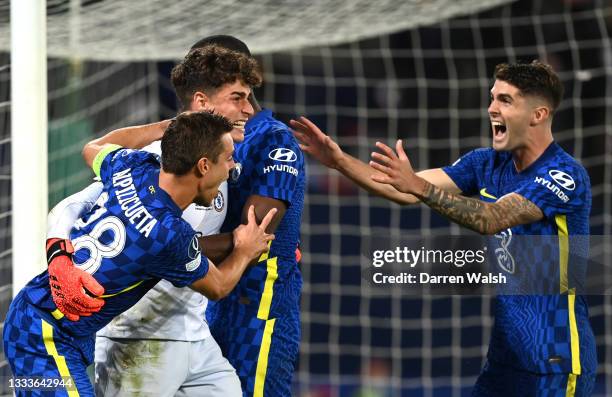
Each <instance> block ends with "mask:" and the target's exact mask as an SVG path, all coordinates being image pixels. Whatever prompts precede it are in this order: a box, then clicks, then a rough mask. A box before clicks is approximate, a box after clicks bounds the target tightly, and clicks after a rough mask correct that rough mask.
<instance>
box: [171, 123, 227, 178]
mask: <svg viewBox="0 0 612 397" xmlns="http://www.w3.org/2000/svg"><path fill="white" fill-rule="evenodd" d="M232 128H233V127H232V123H231V122H230V121H229V120H228V119H226V118H225V117H223V116H221V115H219V114H215V113H213V112H209V111H202V112H188V113H181V114H179V115H178V116H177V117H176V118H175V119H174V120H172V122H171V123H170V125H169V126H168V128H167V129H166V131H165V132H164V136H163V137H162V140H161V149H162V168H163V170H164V171H165V172H168V173H170V174H175V175H185V174H186V173H188V172H189V171H190V170H191V169H192V168H193V166H195V165H196V163H197V162H198V161H199V160H200V159H201V158H202V157H206V158H208V159H210V160H211V161H212V162H213V163H216V162H217V158H218V157H219V154H220V153H221V151H222V150H223V144H222V143H221V136H222V135H223V134H225V133H228V132H230V131H231V130H232Z"/></svg>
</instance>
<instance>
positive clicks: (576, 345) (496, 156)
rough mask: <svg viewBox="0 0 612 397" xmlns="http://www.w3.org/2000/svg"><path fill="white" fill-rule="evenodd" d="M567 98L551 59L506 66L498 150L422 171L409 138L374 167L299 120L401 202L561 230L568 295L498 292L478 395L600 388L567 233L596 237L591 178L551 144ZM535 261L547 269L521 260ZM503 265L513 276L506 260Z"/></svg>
mask: <svg viewBox="0 0 612 397" xmlns="http://www.w3.org/2000/svg"><path fill="white" fill-rule="evenodd" d="M562 94H563V86H562V84H561V82H560V80H559V78H558V76H557V74H556V73H555V72H554V71H553V70H552V68H551V67H550V66H549V65H546V64H544V63H541V62H538V61H534V62H532V63H529V64H523V63H517V64H500V65H498V66H497V67H496V69H495V83H494V85H493V87H492V89H491V103H490V105H489V108H488V113H489V117H490V120H491V133H492V138H493V147H492V148H481V149H476V150H473V151H471V152H469V153H468V154H466V155H464V156H463V157H461V158H460V159H459V160H457V161H456V162H455V163H454V164H452V165H450V166H447V167H444V168H439V169H430V170H425V171H421V172H418V173H415V172H414V171H413V169H412V166H411V165H410V161H409V159H408V156H407V155H406V153H405V152H404V150H403V148H402V142H401V140H398V142H397V144H396V152H397V153H396V152H394V151H393V150H392V149H391V148H389V147H388V146H386V145H384V144H382V143H377V144H376V146H377V147H378V148H379V150H380V153H373V154H372V159H373V160H372V161H371V162H370V164H369V165H368V164H365V163H363V162H361V161H359V160H358V159H356V158H354V157H351V156H349V155H347V154H346V153H344V152H343V151H342V150H341V149H340V147H339V146H338V145H337V144H336V143H335V142H334V141H333V140H331V138H330V137H328V136H326V135H325V134H324V133H323V132H321V130H319V129H318V128H317V127H316V126H315V125H314V124H313V123H311V122H310V121H309V120H307V119H305V118H302V119H301V120H300V121H292V126H293V127H294V129H295V134H296V136H297V137H298V139H299V140H300V141H301V147H302V149H303V150H304V151H305V152H307V153H309V154H310V155H312V156H313V157H314V158H316V159H317V160H319V161H320V162H321V163H323V164H324V165H326V166H328V167H330V168H334V169H337V170H339V171H340V172H341V173H342V174H344V175H346V176H347V177H349V178H350V179H352V180H353V181H355V182H356V183H357V184H359V185H360V186H362V187H364V188H365V189H367V190H369V191H370V192H372V193H375V194H377V195H380V196H383V197H386V198H388V199H390V200H393V201H395V202H398V203H400V204H411V203H416V202H422V203H424V204H426V205H428V206H429V207H431V208H432V209H434V210H435V211H437V212H438V213H440V214H442V215H444V216H445V217H447V218H448V219H450V220H452V221H454V222H456V223H458V224H460V225H462V226H465V227H467V228H469V229H472V230H474V231H476V232H479V233H481V234H486V235H492V234H496V233H504V232H506V233H511V234H512V235H515V236H516V235H551V236H558V241H559V244H558V248H557V249H558V251H559V253H558V257H557V260H556V266H557V269H550V270H551V271H552V272H553V274H554V272H557V273H559V274H561V275H563V274H565V275H566V276H565V277H566V279H565V280H564V279H563V277H562V279H561V280H559V283H560V288H559V290H560V292H561V293H560V294H556V295H552V294H551V295H535V294H534V295H500V296H498V297H497V302H496V307H495V326H494V328H493V333H492V336H491V341H490V345H489V352H488V354H487V362H486V364H485V366H484V368H483V370H482V373H481V375H480V376H479V378H478V380H477V382H476V385H475V387H474V390H473V392H472V395H473V396H487V397H490V396H500V397H501V396H504V397H506V396H517V397H519V396H520V397H522V396H589V395H590V394H591V393H592V389H593V387H594V381H595V372H596V366H597V362H596V361H597V360H596V352H595V340H594V336H593V332H592V330H591V327H590V324H589V319H588V310H587V304H586V301H585V298H584V296H580V295H578V294H576V293H575V290H573V289H572V288H568V280H567V269H568V266H570V265H571V263H568V257H571V252H570V253H569V254H568V253H567V249H568V247H569V246H570V244H569V241H568V238H569V237H568V236H572V235H588V234H589V212H590V208H591V191H590V181H589V177H588V175H587V173H586V171H585V169H584V168H583V167H582V166H581V165H580V164H579V163H578V162H577V161H576V160H575V159H574V158H572V157H571V156H570V155H569V154H567V153H566V152H565V151H564V150H563V149H562V148H561V147H560V146H559V145H558V144H556V143H555V142H554V140H553V135H552V118H553V114H554V112H555V110H556V109H557V107H558V105H559V103H560V101H561V98H562ZM478 194H479V195H480V197H479V198H469V197H466V196H471V195H478ZM564 242H565V243H564ZM564 246H565V247H564ZM564 250H565V253H564ZM527 264H528V265H530V266H532V267H536V266H541V264H539V263H525V262H522V263H517V266H526V265H527ZM562 269H566V271H565V272H563V271H562ZM534 270H535V269H534ZM500 271H503V272H506V275H507V276H508V277H510V276H511V272H509V271H508V269H507V268H504V267H503V266H501V265H500ZM534 274H536V272H534Z"/></svg>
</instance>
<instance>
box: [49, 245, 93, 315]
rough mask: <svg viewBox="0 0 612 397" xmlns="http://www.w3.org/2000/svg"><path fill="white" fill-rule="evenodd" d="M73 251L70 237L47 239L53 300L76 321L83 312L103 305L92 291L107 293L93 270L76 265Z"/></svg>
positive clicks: (91, 310)
mask: <svg viewBox="0 0 612 397" xmlns="http://www.w3.org/2000/svg"><path fill="white" fill-rule="evenodd" d="M73 252H74V248H73V247H72V244H71V243H70V241H69V240H65V239H60V238H50V239H48V240H47V263H48V265H49V268H48V272H49V286H50V287H51V295H52V297H53V302H54V303H55V306H57V308H58V309H59V311H61V312H62V313H63V314H64V316H66V318H67V319H68V320H70V321H77V320H79V318H80V316H91V315H92V314H93V313H97V312H99V311H100V309H102V306H104V300H103V299H100V298H95V297H93V296H91V295H94V296H99V295H102V294H104V287H102V285H100V284H99V283H98V282H97V281H96V279H95V278H93V276H92V275H91V274H89V273H87V272H85V271H83V270H81V269H79V268H78V267H76V266H74V264H73V263H72V254H73ZM86 291H89V292H90V293H91V295H88V294H87V292H86Z"/></svg>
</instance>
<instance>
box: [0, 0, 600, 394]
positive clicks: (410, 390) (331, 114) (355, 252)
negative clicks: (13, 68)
mask: <svg viewBox="0 0 612 397" xmlns="http://www.w3.org/2000/svg"><path fill="white" fill-rule="evenodd" d="M76 3H79V2H78V1H77V2H76ZM105 3H109V1H105V0H93V1H81V2H80V5H79V7H80V10H81V11H82V12H86V11H87V9H88V7H89V8H91V9H94V8H95V7H99V6H103V5H104V4H105ZM280 3H282V2H277V3H276V4H277V5H278V4H280ZM287 3H290V4H295V6H296V7H298V3H297V2H292V1H287ZM387 3H388V2H387ZM412 3H415V4H416V5H417V6H418V3H419V2H412ZM435 3H440V2H435ZM442 3H443V2H442ZM468 3H469V2H468ZM472 3H474V2H472ZM492 3H507V2H506V1H496V2H492ZM74 4H75V1H61V0H58V1H48V2H47V8H48V13H49V16H50V17H62V16H64V15H67V14H70V12H69V10H70V6H73V5H74ZM151 4H155V5H157V6H159V5H160V4H161V5H163V2H160V1H156V2H152V3H151ZM274 4H275V3H274V2H268V5H272V6H274ZM362 4H363V3H362ZM451 4H452V2H450V3H448V5H447V8H452V7H451ZM152 7H153V6H152ZM116 8H117V13H118V15H120V13H121V11H120V6H117V7H116ZM8 9H9V4H8V2H7V1H1V2H0V31H1V32H2V35H0V48H3V49H4V50H3V51H4V52H0V280H1V283H0V319H2V320H3V319H4V318H5V314H6V309H7V307H8V304H9V303H10V297H11V285H10V282H11V281H10V280H11V266H17V265H19V266H26V265H27V264H12V261H11V246H10V244H11V243H10V239H11V208H10V203H11V201H10V184H11V177H10V175H11V170H10V158H11V151H10V145H11V142H10V131H11V120H10V53H9V52H8V51H7V49H8V48H9V47H8V45H7V43H8V41H7V37H6V34H5V33H6V32H8V30H7V26H8V23H9V17H8ZM468 9H469V7H468V8H466V9H464V10H463V12H459V13H458V14H457V15H456V16H452V17H449V18H446V17H444V15H448V14H445V12H444V8H440V9H433V10H431V9H430V10H429V12H428V13H426V14H425V15H423V16H421V17H422V21H424V22H418V21H416V22H414V23H413V25H414V27H410V28H404V29H400V30H397V31H392V30H393V29H394V28H393V27H392V26H391V25H392V24H391V22H390V23H389V25H390V26H389V27H388V29H385V26H384V23H383V24H382V27H381V26H378V25H377V26H374V25H368V24H363V26H362V29H363V30H364V31H366V32H368V34H362V35H359V34H357V35H355V36H354V39H353V40H349V41H346V40H344V42H343V40H340V39H338V40H333V44H331V43H325V42H323V43H321V42H320V41H319V42H317V40H316V38H313V39H312V42H310V41H309V39H308V37H307V38H306V39H304V40H305V41H304V40H302V42H301V43H300V45H299V48H296V49H293V50H287V49H284V50H275V49H274V46H273V45H272V44H273V43H270V44H271V45H270V46H269V47H268V48H267V49H266V47H265V46H262V45H261V44H260V42H257V44H256V45H255V46H253V45H252V44H251V43H250V40H249V38H250V37H251V36H250V35H241V34H240V32H239V31H232V32H231V33H233V34H235V35H237V36H238V37H240V38H242V39H244V40H245V41H246V42H247V44H251V47H252V48H253V49H254V50H255V52H256V54H257V57H258V58H259V60H260V61H261V63H262V65H263V69H264V72H265V75H264V85H263V87H262V88H261V89H259V90H258V91H257V96H258V98H259V99H260V101H261V102H262V103H263V104H264V105H265V106H266V107H269V108H271V109H273V110H274V111H275V112H276V114H277V115H278V117H279V118H280V119H281V120H284V121H287V120H289V119H290V118H292V117H295V116H297V115H307V116H308V117H310V118H311V119H312V120H313V121H315V122H316V123H317V124H318V125H319V126H321V127H322V128H323V129H324V130H325V131H327V132H328V133H329V134H331V135H332V136H334V137H337V138H338V140H339V143H340V144H341V146H342V147H343V148H345V149H346V150H347V151H348V152H350V153H351V154H353V155H355V156H357V157H359V158H360V159H362V160H367V159H368V158H369V153H370V152H371V150H372V148H373V147H374V142H375V140H377V139H378V140H383V141H385V142H388V143H389V142H394V140H395V139H396V138H397V137H401V138H404V142H405V145H406V146H407V148H408V154H409V156H410V157H411V160H412V163H413V165H414V166H415V168H418V169H422V168H430V167H438V166H443V165H446V164H449V163H451V162H453V161H454V160H456V159H457V158H458V157H459V155H461V154H463V153H465V152H467V151H468V150H470V149H472V148H474V147H479V146H489V145H490V132H489V131H490V127H489V124H488V121H487V114H486V108H487V106H488V91H489V88H490V84H491V75H492V71H493V68H494V66H495V65H496V64H497V63H500V62H505V61H516V60H525V61H530V60H532V59H535V58H540V59H545V60H547V61H548V62H549V63H551V64H552V65H553V66H554V67H555V69H556V70H557V71H558V72H559V74H560V76H561V79H562V81H563V83H564V86H565V89H566V94H565V99H564V101H563V102H562V104H561V107H560V109H559V111H558V114H557V116H556V117H555V122H554V127H553V132H554V136H555V139H556V140H557V142H559V143H560V144H561V146H562V147H563V148H564V149H565V150H567V151H568V152H569V153H571V154H573V155H574V156H575V157H576V158H578V159H580V160H581V161H582V163H583V165H584V166H585V167H586V168H587V170H588V172H589V175H590V177H591V182H592V186H593V211H592V214H591V232H592V234H601V235H606V236H609V235H610V234H611V227H612V46H611V40H610V32H612V3H610V2H609V1H606V0H598V1H597V0H591V1H590V0H563V1H561V0H559V1H544V0H534V1H516V2H511V3H509V4H493V6H492V7H491V6H487V7H482V6H473V8H472V9H473V10H474V11H473V12H472V11H469V10H468ZM149 11H150V10H149ZM168 11H169V10H168ZM353 11H354V12H367V9H365V10H360V9H359V8H358V7H355V8H353ZM394 11H397V10H396V9H395V8H390V9H389V10H388V12H389V13H390V14H389V15H394ZM434 11H436V12H437V13H436V12H434ZM160 12H162V13H163V11H160ZM455 12H456V11H455ZM149 14H150V12H149V13H147V15H149ZM252 15H257V13H253V10H250V13H249V14H247V15H246V17H249V18H250V16H252ZM280 17H281V19H282V15H280ZM321 17H324V15H322V16H321ZM336 17H337V15H336ZM412 17H413V18H414V17H415V16H414V15H413V16H412ZM417 17H418V16H417ZM73 18H74V16H73ZM392 19H393V18H389V21H391V20H392ZM383 22H384V20H383ZM180 23H181V21H180V19H176V18H168V21H167V26H162V27H159V28H160V29H163V28H169V27H171V26H172V24H180ZM263 23H264V22H263V21H262V24H263ZM338 23H339V24H340V22H339V21H338ZM149 25H155V24H154V23H153V22H152V21H151V22H149V23H148V24H146V26H148V28H147V29H144V30H143V31H142V34H143V35H146V34H147V32H151V30H152V29H153V28H154V27H155V26H149ZM184 28H185V30H186V31H187V33H185V31H182V32H180V31H179V32H177V34H180V35H183V36H188V37H187V38H186V41H185V43H186V44H185V45H183V46H182V48H184V49H186V48H187V47H188V46H189V44H190V43H191V42H194V41H196V40H197V39H198V38H200V37H201V36H202V34H200V33H198V34H195V33H194V34H192V33H190V32H194V31H195V30H192V31H190V30H189V29H187V28H188V26H185V27H184ZM260 28H261V29H265V25H262V26H260ZM377 28H378V29H379V31H380V32H383V33H379V34H376V29H377ZM371 29H373V30H371ZM372 32H374V33H372ZM213 33H228V31H219V30H218V29H217V30H211V31H206V34H213ZM94 36H95V34H94ZM319 40H320V39H319ZM330 42H332V40H330ZM308 44H312V45H308ZM143 45H144V44H143ZM304 45H306V46H304ZM296 47H297V45H296ZM91 50H92V51H94V52H96V49H95V48H92V49H91ZM151 51H158V53H156V54H154V55H151V57H149V58H147V57H140V58H137V57H135V59H138V60H135V61H128V60H127V59H126V58H125V56H117V57H115V58H113V57H112V56H111V57H109V60H104V49H101V50H99V51H97V52H98V56H93V57H90V60H78V59H76V58H70V57H65V56H50V57H49V58H48V93H49V96H48V103H49V135H48V136H49V205H50V206H52V205H53V204H55V203H56V202H57V201H59V200H60V199H61V198H63V197H65V196H66V195H68V194H70V193H72V192H74V191H76V190H77V189H79V188H81V187H83V186H84V185H85V184H87V183H88V181H89V178H90V176H91V173H90V172H89V171H88V170H87V169H85V167H84V166H83V163H82V160H81V158H80V148H81V147H82V145H83V144H84V143H85V142H86V141H87V140H89V139H90V138H91V137H92V136H94V135H97V134H101V133H103V132H107V131H109V130H112V129H114V128H118V127H121V126H126V125H130V124H138V123H144V122H149V121H155V120H158V119H160V118H167V117H171V116H172V115H173V114H174V112H175V100H174V95H173V93H172V88H171V85H170V82H169V80H168V75H169V72H170V70H171V68H172V66H173V62H174V60H175V59H176V58H177V57H178V56H180V54H181V53H182V52H184V50H178V54H179V55H176V54H177V52H176V51H175V52H173V53H170V52H169V53H168V54H167V55H166V54H164V52H163V48H162V51H160V50H159V48H158V47H156V48H153V49H151ZM91 59H95V60H91ZM12 155H27V153H18V154H15V153H13V154H12ZM403 233H413V234H418V233H421V234H425V235H428V234H439V235H445V234H458V233H460V230H459V228H458V227H456V226H452V225H449V224H448V222H446V221H445V220H444V219H442V218H440V217H439V216H437V215H435V214H432V213H431V211H429V210H428V209H427V208H424V207H419V206H417V207H409V208H400V207H399V206H397V205H395V204H391V203H388V202H386V201H384V200H381V199H377V198H374V197H371V196H369V195H368V194H367V193H364V192H363V191H359V190H357V189H356V188H355V187H354V186H353V185H351V184H350V183H349V182H347V180H345V179H343V178H342V177H339V176H338V174H337V173H334V172H329V171H327V170H326V169H324V168H322V167H321V166H319V165H318V164H316V163H315V162H312V161H310V162H309V163H308V194H307V196H306V204H305V209H304V217H303V225H302V249H303V253H304V257H303V261H302V265H301V267H302V271H303V275H304V280H305V283H304V290H303V298H302V313H303V315H302V322H303V326H302V345H301V354H300V363H299V369H298V372H297V373H296V376H295V384H296V392H295V394H296V395H303V396H306V395H308V396H313V397H314V396H317V397H318V396H396V395H402V396H404V395H405V396H463V395H467V393H468V392H469V390H470V388H471V385H472V384H473V382H474V380H475V377H476V376H477V374H478V372H479V370H480V367H481V365H482V360H483V357H484V356H485V353H486V347H487V341H488V337H489V334H490V330H491V325H492V318H491V316H490V313H491V308H492V304H493V301H492V299H491V298H489V297H458V296H451V297H441V296H427V295H426V296H423V297H414V296H412V297H410V296H407V295H406V294H402V293H401V291H397V290H395V291H394V292H393V293H391V294H390V295H387V296H378V295H377V294H375V293H374V291H372V290H371V289H370V288H369V287H368V286H367V284H365V283H362V281H361V262H362V258H361V257H360V247H361V246H362V245H364V244H367V243H368V242H369V241H370V238H371V237H372V236H381V235H382V236H384V235H389V236H390V237H395V238H397V237H399V236H401V235H402V234H403ZM607 241H609V239H608V240H607ZM595 250H598V253H599V254H601V255H602V256H603V257H604V258H606V260H607V261H608V263H607V265H608V266H609V257H610V253H611V247H610V244H602V245H601V246H598V247H595ZM608 285H610V284H609V283H608ZM610 298H611V297H610V296H609V295H592V296H589V302H590V314H591V322H592V325H593V328H594V331H595V334H596V337H597V346H598V357H599V363H600V364H599V370H598V374H599V376H598V385H597V389H596V392H597V395H599V396H605V395H611V394H612V335H611V329H612V299H610ZM0 359H1V360H2V361H1V363H0V377H1V379H2V380H3V381H2V384H0V392H2V393H8V390H7V382H6V381H5V380H6V379H7V377H8V376H9V370H8V366H7V364H6V361H5V360H4V357H3V355H0Z"/></svg>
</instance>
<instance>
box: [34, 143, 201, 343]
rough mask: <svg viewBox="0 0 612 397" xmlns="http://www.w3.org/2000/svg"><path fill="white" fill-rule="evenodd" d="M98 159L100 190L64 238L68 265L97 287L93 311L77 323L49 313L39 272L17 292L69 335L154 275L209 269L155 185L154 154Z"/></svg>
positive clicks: (88, 330) (182, 278) (133, 295)
mask: <svg viewBox="0 0 612 397" xmlns="http://www.w3.org/2000/svg"><path fill="white" fill-rule="evenodd" d="M102 159H103V160H102ZM97 160H98V161H99V160H102V162H101V165H100V178H101V180H102V183H103V184H104V189H103V192H102V194H101V195H100V198H99V199H98V201H97V202H96V204H95V205H94V207H93V208H92V209H91V210H90V211H89V212H88V213H86V214H85V215H84V216H83V217H82V218H81V219H79V220H78V221H77V222H76V223H75V225H74V227H73V229H72V230H71V233H70V239H71V241H72V243H73V245H74V248H75V253H74V262H75V264H76V265H77V266H79V267H80V268H81V269H83V270H85V271H87V272H88V273H90V274H92V275H93V277H94V278H95V279H96V280H97V281H98V282H99V283H100V284H102V286H103V287H104V289H105V295H103V297H104V299H105V301H106V303H105V305H104V306H103V307H102V310H100V312H98V313H94V314H93V315H92V316H90V317H81V318H80V320H79V321H76V322H71V321H68V320H66V319H65V318H59V319H57V320H56V319H54V318H53V317H52V316H51V313H52V312H54V310H55V309H56V307H55V305H54V303H53V300H52V298H51V292H50V289H49V275H48V273H47V272H46V271H45V272H43V273H41V274H40V275H38V276H37V277H36V278H34V279H33V280H32V281H31V282H30V283H29V284H28V285H27V286H26V287H25V291H24V292H25V296H26V299H27V300H28V301H29V302H30V303H31V304H33V305H34V306H35V307H36V308H38V309H40V312H41V315H43V316H44V318H46V319H47V320H48V321H53V322H54V323H55V324H56V325H57V326H58V327H60V328H61V329H62V330H64V331H67V332H69V333H70V334H72V335H76V336H86V335H93V334H94V333H95V332H96V331H98V330H99V329H101V328H102V327H104V326H105V325H106V324H107V323H108V322H110V321H111V320H112V319H113V317H115V316H116V315H118V314H119V313H121V312H123V311H125V310H127V309H128V308H130V307H131V306H133V305H134V304H136V302H137V301H138V300H139V299H140V298H141V297H142V296H143V295H144V294H145V293H146V292H147V291H148V290H149V289H150V288H152V287H153V286H154V285H155V284H156V283H157V282H158V281H159V280H160V279H166V280H168V281H170V282H172V283H173V284H174V285H175V286H177V287H183V286H187V285H190V284H192V283H193V282H195V281H196V280H198V279H200V278H202V277H204V276H205V275H206V273H207V271H208V259H207V258H206V257H205V256H203V255H202V253H201V250H200V247H199V244H198V239H197V237H196V232H195V231H194V230H193V229H192V228H191V226H190V225H189V224H188V223H187V222H186V221H184V220H183V219H182V218H181V215H182V211H181V209H180V208H179V207H178V206H177V205H176V204H175V203H174V201H173V200H172V199H171V198H170V196H169V195H168V194H167V193H166V192H165V191H163V190H162V189H161V188H160V187H159V184H158V183H159V170H160V164H159V160H158V158H157V156H155V155H153V154H151V153H147V152H141V151H134V150H128V149H119V150H114V151H110V152H109V153H107V154H106V155H105V156H104V153H102V154H101V155H99V156H98V158H97ZM94 168H95V166H94ZM56 317H60V316H56ZM143 321H144V320H143Z"/></svg>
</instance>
